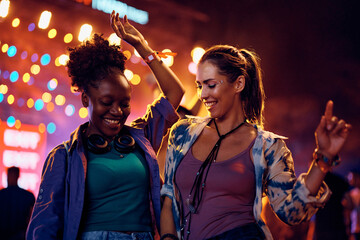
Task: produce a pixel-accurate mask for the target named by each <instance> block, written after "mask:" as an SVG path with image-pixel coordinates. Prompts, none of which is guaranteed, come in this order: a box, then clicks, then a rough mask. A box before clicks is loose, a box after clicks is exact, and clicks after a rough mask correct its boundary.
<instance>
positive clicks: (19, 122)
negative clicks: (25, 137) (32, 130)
mask: <svg viewBox="0 0 360 240" xmlns="http://www.w3.org/2000/svg"><path fill="white" fill-rule="evenodd" d="M20 127H21V121H20V120H19V119H18V120H16V121H15V128H16V129H20Z"/></svg>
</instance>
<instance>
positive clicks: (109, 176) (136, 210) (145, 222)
mask: <svg viewBox="0 0 360 240" xmlns="http://www.w3.org/2000/svg"><path fill="white" fill-rule="evenodd" d="M110 144H111V151H110V152H108V153H105V154H94V153H91V152H88V166H87V176H86V197H85V206H84V211H83V220H82V226H83V231H84V232H88V231H123V232H124V231H126V232H128V231H137V232H145V231H146V232H150V231H152V227H151V214H150V203H149V186H150V182H149V170H148V166H147V163H146V161H145V159H144V157H143V156H142V155H141V153H140V151H139V150H138V149H137V148H136V149H135V150H134V151H133V152H131V153H128V154H121V153H119V152H118V151H116V150H115V149H114V148H113V145H112V142H111V143H110ZM120 155H122V156H123V157H121V156H120Z"/></svg>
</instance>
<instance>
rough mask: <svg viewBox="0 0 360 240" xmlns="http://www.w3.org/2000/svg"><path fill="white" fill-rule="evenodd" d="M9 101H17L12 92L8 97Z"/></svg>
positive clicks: (9, 102)
mask: <svg viewBox="0 0 360 240" xmlns="http://www.w3.org/2000/svg"><path fill="white" fill-rule="evenodd" d="M7 102H8V104H9V105H11V104H13V103H14V102H15V97H14V95H12V94H10V95H9V96H8V97H7Z"/></svg>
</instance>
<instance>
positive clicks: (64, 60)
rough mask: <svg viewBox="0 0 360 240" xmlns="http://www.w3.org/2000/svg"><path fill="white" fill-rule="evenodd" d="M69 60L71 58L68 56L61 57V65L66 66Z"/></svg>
mask: <svg viewBox="0 0 360 240" xmlns="http://www.w3.org/2000/svg"><path fill="white" fill-rule="evenodd" d="M68 60H69V56H68V55H66V54H63V55H61V56H60V57H59V63H60V64H61V65H63V66H65V65H66V63H67V61H68Z"/></svg>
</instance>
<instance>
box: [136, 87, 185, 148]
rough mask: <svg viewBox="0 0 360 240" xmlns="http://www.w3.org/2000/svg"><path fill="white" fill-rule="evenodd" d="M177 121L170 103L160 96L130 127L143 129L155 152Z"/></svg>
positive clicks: (177, 116)
mask: <svg viewBox="0 0 360 240" xmlns="http://www.w3.org/2000/svg"><path fill="white" fill-rule="evenodd" d="M178 120H179V115H178V114H177V112H176V110H175V109H174V107H173V106H172V105H171V103H170V102H169V101H168V100H167V99H166V98H165V96H163V95H162V94H161V95H160V96H159V98H157V99H155V101H154V102H153V103H152V104H150V105H148V107H147V111H146V113H145V115H144V116H143V117H141V118H138V119H136V120H134V121H133V122H132V123H131V126H132V127H135V128H143V129H144V131H145V136H146V138H147V139H148V140H149V141H150V143H151V145H152V147H153V148H154V150H155V152H157V151H158V149H159V148H160V146H161V141H162V138H163V136H164V135H166V133H167V131H168V129H169V128H170V127H171V126H172V125H173V124H174V123H175V122H176V121H178Z"/></svg>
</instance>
